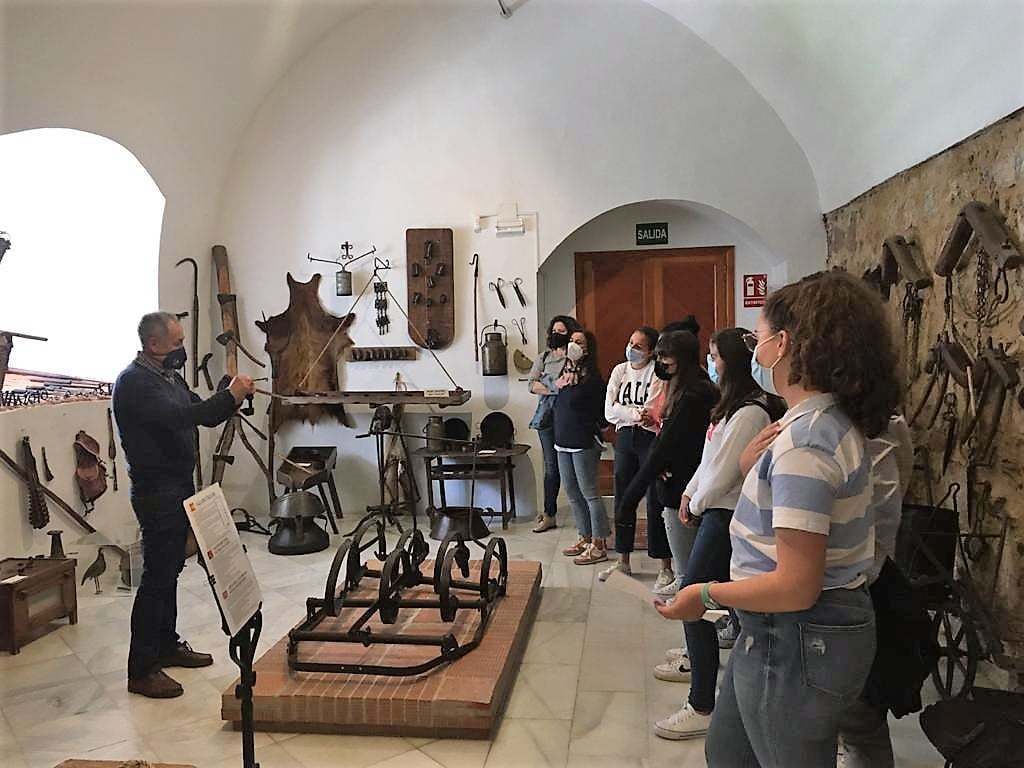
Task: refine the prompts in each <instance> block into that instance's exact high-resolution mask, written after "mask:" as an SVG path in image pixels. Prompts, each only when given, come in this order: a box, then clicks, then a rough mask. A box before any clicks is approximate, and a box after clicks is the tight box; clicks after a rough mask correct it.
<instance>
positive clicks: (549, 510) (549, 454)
mask: <svg viewBox="0 0 1024 768" xmlns="http://www.w3.org/2000/svg"><path fill="white" fill-rule="evenodd" d="M537 437H538V438H540V447H541V451H543V453H544V514H545V515H547V516H548V517H554V516H555V515H557V514H558V484H559V480H558V451H556V450H555V428H554V427H548V428H547V429H538V430H537Z"/></svg>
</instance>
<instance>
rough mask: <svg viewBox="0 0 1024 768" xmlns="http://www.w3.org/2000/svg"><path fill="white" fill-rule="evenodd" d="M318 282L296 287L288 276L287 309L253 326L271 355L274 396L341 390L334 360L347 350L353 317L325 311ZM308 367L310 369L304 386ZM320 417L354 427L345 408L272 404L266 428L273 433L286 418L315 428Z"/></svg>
mask: <svg viewBox="0 0 1024 768" xmlns="http://www.w3.org/2000/svg"><path fill="white" fill-rule="evenodd" d="M320 279H321V276H320V275H319V274H316V275H313V277H312V278H310V280H309V282H307V283H299V282H296V280H295V279H294V278H293V277H292V276H291V273H289V274H288V294H289V300H288V309H286V310H285V311H284V312H282V313H281V314H279V315H274V316H273V317H271V318H268V319H267V320H262V321H260V320H257V321H256V327H257V328H259V329H260V330H261V331H263V333H264V334H266V337H267V342H266V344H265V345H264V349H265V350H266V351H267V354H268V355H269V356H270V365H271V370H272V372H273V391H274V392H275V393H277V394H281V395H296V394H300V393H310V392H337V391H338V390H339V389H340V386H339V383H338V361H339V360H341V359H342V358H343V356H344V355H345V352H346V350H348V348H349V347H351V346H352V339H350V338H349V335H348V332H347V329H348V328H349V326H351V325H352V321H353V320H355V317H356V316H355V315H353V314H349V315H346V316H345V317H338V316H337V315H332V314H331V313H330V312H328V311H327V310H326V309H325V308H324V305H323V304H321V303H320V296H319V293H318V290H319V287H320ZM339 328H340V330H339ZM335 331H337V333H335ZM332 336H333V338H332ZM325 347H326V349H325ZM321 352H323V354H322V355H321ZM318 355H319V360H317V356H318ZM314 361H315V363H314ZM310 366H312V367H313V369H312V371H311V372H310V374H309V376H308V377H306V378H305V381H303V377H305V376H306V371H309V370H310ZM325 415H327V416H332V417H334V418H336V419H337V420H338V421H340V422H341V423H342V424H344V425H345V426H346V427H351V426H353V424H352V422H351V421H350V420H349V417H348V414H346V413H345V407H344V406H343V405H340V404H337V405H287V404H285V403H282V402H280V401H277V402H275V404H274V407H273V408H272V409H271V420H270V429H271V431H272V432H276V431H277V428H278V427H279V426H280V425H281V424H283V423H284V422H285V421H288V420H290V419H298V420H303V421H308V422H310V423H311V424H315V423H316V422H317V421H319V420H320V418H321V417H322V416H325Z"/></svg>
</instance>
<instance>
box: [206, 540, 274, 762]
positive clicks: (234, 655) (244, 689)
mask: <svg viewBox="0 0 1024 768" xmlns="http://www.w3.org/2000/svg"><path fill="white" fill-rule="evenodd" d="M242 549H243V550H245V551H246V552H248V550H247V549H246V547H245V544H243V545H242ZM196 559H197V561H198V563H199V567H200V568H202V569H203V570H204V571H205V572H206V580H207V582H209V584H210V590H211V591H212V592H213V601H214V602H215V603H216V604H217V610H218V611H220V622H221V624H220V628H221V629H222V630H223V632H224V634H225V635H228V636H229V638H230V640H228V655H229V656H230V657H231V660H232V661H233V662H234V663H235V664H236V665H238V685H236V686H235V698H236V699H238V700H239V701H240V702H241V703H242V768H260V764H259V763H257V762H256V744H255V731H256V729H255V726H254V723H253V705H252V692H253V688H255V686H256V670H255V669H254V668H253V663H254V661H255V659H256V646H257V645H258V644H259V640H260V631H261V630H262V629H263V603H260V607H259V608H257V609H256V613H254V614H253V615H252V616H250V617H249V620H248V621H247V622H245V624H244V625H243V626H242V628H241V629H240V630H238V633H237V634H235V635H232V634H231V633H230V631H229V630H228V621H227V618H226V617H225V616H224V610H223V609H222V608H221V607H220V601H219V600H217V579H216V578H215V577H214V576H213V574H212V573H210V571H209V569H208V568H207V567H206V561H205V560H204V559H203V553H202V552H197V553H196Z"/></svg>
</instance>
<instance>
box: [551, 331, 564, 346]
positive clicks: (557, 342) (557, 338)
mask: <svg viewBox="0 0 1024 768" xmlns="http://www.w3.org/2000/svg"><path fill="white" fill-rule="evenodd" d="M567 346H569V334H568V333H555V332H554V331H552V332H551V333H549V334H548V349H561V348H562V347H567Z"/></svg>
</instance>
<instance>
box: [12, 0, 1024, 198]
mask: <svg viewBox="0 0 1024 768" xmlns="http://www.w3.org/2000/svg"><path fill="white" fill-rule="evenodd" d="M398 1H399V0H193V1H190V2H177V1H176V0H162V1H159V0H153V1H149V0H137V1H134V2H127V0H79V1H78V2H75V3H73V4H72V3H67V2H57V1H56V0H6V2H5V3H0V25H2V26H3V46H2V51H0V56H2V66H3V69H2V70H0V85H2V86H4V93H3V100H2V102H0V104H2V106H0V130H4V131H9V130H18V129H22V128H29V127H37V126H41V125H68V124H69V118H68V116H69V115H74V116H75V120H74V122H75V123H76V124H74V125H72V126H71V127H76V128H83V129H85V130H94V131H96V132H98V133H102V134H104V135H107V136H109V137H111V138H114V139H115V140H117V141H120V142H121V143H123V144H125V146H127V147H128V148H129V149H132V150H133V151H138V150H139V149H140V148H141V147H149V148H150V149H152V147H153V146H154V144H155V145H157V146H159V147H160V148H161V151H162V155H163V157H162V158H155V157H154V156H153V153H152V152H149V153H148V154H149V156H148V157H146V158H145V159H144V162H145V164H146V165H147V167H149V168H150V169H151V170H152V171H153V172H154V176H155V177H157V180H158V182H159V183H161V185H162V186H164V185H165V179H166V178H167V177H169V176H173V175H174V174H176V173H179V172H180V171H181V169H182V168H185V169H187V170H188V171H190V172H194V173H196V174H198V175H199V176H202V177H204V178H206V179H208V181H209V183H210V184H211V185H212V186H214V187H216V186H217V184H218V181H219V178H220V175H221V174H222V173H223V170H224V168H225V167H226V163H228V162H229V159H230V155H231V153H232V149H233V145H234V142H235V141H236V140H237V137H238V136H239V135H240V133H241V131H242V130H243V129H244V127H245V125H246V123H247V121H248V120H249V119H250V118H251V115H252V114H253V112H254V111H255V109H256V107H257V106H258V105H259V104H260V103H261V101H262V99H263V98H264V97H265V95H266V94H267V93H268V92H269V90H270V89H271V88H272V87H273V85H274V83H275V82H277V81H278V80H279V79H280V77H281V76H282V74H283V73H284V72H286V71H287V70H288V69H289V68H290V67H291V66H292V65H293V64H294V63H295V62H296V61H297V60H298V59H299V58H300V57H302V56H303V55H304V54H305V53H306V52H307V51H308V50H309V49H310V48H311V47H312V46H313V45H314V44H315V43H316V41H317V40H318V39H319V38H320V37H322V36H323V35H325V34H326V33H327V32H328V31H329V30H330V29H331V28H332V27H333V26H335V25H337V24H340V23H348V22H352V23H355V22H354V21H353V19H354V17H355V16H356V15H357V14H358V13H359V12H360V11H363V10H365V8H366V7H367V6H372V5H374V4H382V3H394V2H398ZM405 1H406V2H407V3H412V2H415V1H416V0H405ZM418 2H421V3H430V2H439V3H440V2H450V3H463V4H465V3H470V4H482V5H483V6H487V5H493V6H494V9H493V10H494V24H495V25H501V24H508V25H515V16H514V15H513V18H512V19H510V20H503V19H501V18H500V17H499V15H498V12H497V3H496V2H494V1H493V0H418ZM549 2H575V3H576V4H577V5H578V8H579V13H580V14H586V13H587V7H588V4H589V3H596V2H613V3H618V2H648V3H650V4H651V5H653V6H655V7H657V8H659V9H660V10H662V11H663V12H665V13H666V14H667V15H669V16H671V17H672V18H673V19H675V20H676V21H678V22H679V23H682V24H685V25H687V26H688V27H690V28H691V29H692V30H693V31H694V32H695V33H696V34H697V35H699V36H700V37H702V38H703V39H704V40H705V41H707V42H708V43H709V44H710V45H711V46H712V47H714V48H715V49H716V50H718V51H719V53H721V54H722V55H723V56H724V57H725V58H726V59H727V60H729V61H730V62H731V63H732V64H734V65H735V66H736V67H737V68H738V69H739V71H740V72H741V73H742V74H743V75H744V76H745V77H746V78H747V79H748V81H749V82H750V83H751V84H752V85H753V87H754V88H755V89H756V90H758V91H759V92H760V93H761V95H762V96H763V97H764V98H765V100H766V101H767V102H768V103H769V104H770V105H771V106H772V107H773V108H774V109H775V110H776V112H777V113H778V115H779V116H780V118H781V119H782V121H783V123H784V124H785V125H786V126H787V128H788V129H789V131H790V132H791V133H792V135H793V136H794V137H795V139H796V141H797V142H798V144H799V145H800V146H801V147H802V148H803V150H804V152H805V154H806V155H807V158H808V160H809V163H810V165H811V168H812V169H813V173H814V176H815V179H816V181H817V184H818V188H819V193H820V203H821V207H822V209H823V210H828V209H830V208H833V207H835V206H837V205H840V204H842V203H844V202H846V201H847V200H849V199H850V198H852V197H853V196H855V195H857V194H859V193H861V192H863V191H865V190H866V189H868V188H869V187H871V186H872V185H874V184H876V183H878V182H880V181H882V180H884V179H885V178H887V177H888V176H890V175H892V174H893V173H895V172H897V171H899V170H901V169H903V168H906V167H908V166H910V165H912V164H914V163H916V162H919V161H921V160H923V159H925V158H927V157H928V156H929V155H931V154H933V153H935V152H937V151H940V150H941V149H943V148H944V147H946V146H948V145H950V144H952V143H954V142H956V141H958V140H960V139H962V138H964V137H966V136H967V135H969V134H970V133H972V132H973V131H975V130H977V129H979V128H981V127H983V126H984V125H987V124H988V123H990V122H992V121H994V120H996V119H998V118H999V117H1001V116H1003V115H1005V114H1007V113H1009V112H1011V111H1013V110H1014V109H1016V108H1018V107H1020V106H1021V105H1022V104H1024V46H1022V45H1021V44H1020V43H1021V37H1022V31H1024V2H1021V0H972V1H971V2H966V1H965V0H955V1H954V0H587V2H579V0H515V1H514V2H509V3H508V4H509V5H512V6H513V7H516V11H515V13H516V14H519V13H522V14H527V13H529V12H530V6H531V5H532V4H540V3H549ZM399 4H401V3H400V2H399ZM666 23H672V22H671V21H670V20H669V19H666ZM510 29H511V27H510ZM595 42H601V43H603V44H612V45H638V44H639V43H640V41H632V40H630V41H626V40H623V41H614V40H609V41H595ZM599 51H600V46H599V45H595V55H599ZM382 55H386V52H382ZM366 66H367V67H372V66H373V61H372V60H371V61H367V62H366ZM382 97H384V98H386V94H383V95H382ZM310 119H311V120H315V119H316V116H315V115H310ZM154 137H155V138H154ZM161 177H164V178H161ZM165 192H170V193H171V194H173V190H165ZM169 197H170V195H169ZM169 213H170V211H169Z"/></svg>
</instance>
